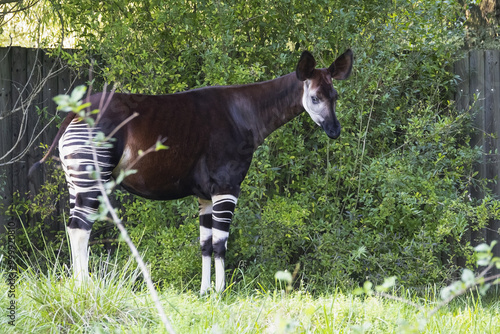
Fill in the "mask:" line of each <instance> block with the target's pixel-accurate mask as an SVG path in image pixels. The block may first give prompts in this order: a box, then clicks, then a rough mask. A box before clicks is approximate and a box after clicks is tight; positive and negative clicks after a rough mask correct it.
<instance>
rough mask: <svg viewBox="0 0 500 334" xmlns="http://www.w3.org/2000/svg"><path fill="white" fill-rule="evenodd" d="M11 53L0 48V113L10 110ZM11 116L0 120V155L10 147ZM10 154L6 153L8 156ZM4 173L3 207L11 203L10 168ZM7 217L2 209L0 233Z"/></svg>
mask: <svg viewBox="0 0 500 334" xmlns="http://www.w3.org/2000/svg"><path fill="white" fill-rule="evenodd" d="M11 58H12V54H11V53H10V50H9V49H0V115H2V114H4V116H5V113H7V112H8V111H10V110H11V102H12V96H11V71H10V63H11ZM11 129H12V118H11V117H8V116H5V118H3V119H2V120H1V121H0V156H3V155H4V154H6V153H7V152H8V151H9V150H10V149H11V147H12V137H11ZM11 156H12V154H9V155H7V158H10V157H11ZM2 172H3V174H4V175H5V178H4V183H3V184H0V188H3V191H4V192H3V193H2V203H0V204H1V205H2V206H3V209H5V208H7V206H8V205H10V204H11V203H12V192H13V184H12V169H10V168H8V169H6V170H4V171H0V175H1V174H2ZM7 222H8V221H7V217H5V215H4V211H3V210H2V212H1V215H0V233H1V232H4V231H5V227H6V224H7Z"/></svg>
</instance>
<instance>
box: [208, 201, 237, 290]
mask: <svg viewBox="0 0 500 334" xmlns="http://www.w3.org/2000/svg"><path fill="white" fill-rule="evenodd" d="M199 202H200V245H201V255H202V273H201V290H200V293H201V294H202V295H203V294H205V293H206V292H207V291H208V290H209V289H210V282H211V280H210V278H211V261H212V254H213V255H214V258H215V291H217V292H222V291H223V290H224V286H225V270H224V258H225V255H226V249H227V239H228V237H229V225H230V223H231V220H232V218H233V213H234V208H235V207H236V202H237V198H236V197H234V196H232V195H215V196H213V197H212V201H207V200H202V199H199Z"/></svg>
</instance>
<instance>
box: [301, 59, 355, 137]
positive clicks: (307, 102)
mask: <svg viewBox="0 0 500 334" xmlns="http://www.w3.org/2000/svg"><path fill="white" fill-rule="evenodd" d="M351 70H352V51H351V50H350V49H349V50H347V51H346V52H344V53H343V54H342V55H340V56H339V57H338V58H337V59H336V60H335V61H334V62H333V63H332V64H331V65H330V67H328V68H322V69H317V68H316V61H315V60H314V57H313V55H312V54H310V53H309V52H307V51H304V52H303V53H302V56H301V57H300V60H299V63H298V64H297V69H296V71H295V73H296V74H297V78H298V79H299V80H300V81H303V82H304V93H303V95H302V105H303V106H304V109H305V110H306V111H307V113H308V114H309V116H311V118H312V120H313V121H314V122H315V123H316V124H318V125H319V126H321V127H322V128H323V130H324V131H325V133H326V134H327V135H328V137H330V138H333V139H335V138H338V136H339V135H340V122H339V120H338V119H337V115H336V114H335V105H336V104H337V99H338V94H337V91H336V90H335V88H333V84H332V79H335V80H344V79H347V78H348V77H349V75H351Z"/></svg>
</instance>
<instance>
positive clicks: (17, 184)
mask: <svg viewBox="0 0 500 334" xmlns="http://www.w3.org/2000/svg"><path fill="white" fill-rule="evenodd" d="M11 52H12V107H13V108H14V109H19V110H18V111H16V113H15V114H14V115H12V143H13V144H14V145H16V148H15V150H14V155H16V156H17V155H20V154H22V151H23V150H24V149H25V148H26V147H27V146H28V135H27V134H28V131H29V130H28V129H27V128H26V127H27V125H28V124H27V120H28V115H27V110H26V109H25V108H24V106H23V101H24V100H25V99H26V97H27V94H26V90H25V85H26V49H25V48H20V47H15V48H12V50H11ZM13 167H14V168H13V173H12V179H13V190H14V191H18V192H19V195H20V196H21V197H25V196H26V193H27V192H28V190H29V189H28V182H27V180H28V178H27V176H28V169H29V168H28V167H27V166H26V163H25V161H24V160H23V161H19V162H16V163H14V166H13Z"/></svg>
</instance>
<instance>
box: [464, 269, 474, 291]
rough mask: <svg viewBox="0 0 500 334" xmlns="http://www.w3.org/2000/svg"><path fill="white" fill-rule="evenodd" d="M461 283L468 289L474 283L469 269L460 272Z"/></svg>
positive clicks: (472, 274)
mask: <svg viewBox="0 0 500 334" xmlns="http://www.w3.org/2000/svg"><path fill="white" fill-rule="evenodd" d="M461 278H462V282H464V283H465V285H466V286H468V287H470V286H473V285H474V284H475V283H476V278H475V276H474V273H473V272H472V270H470V269H464V271H463V272H462V277H461Z"/></svg>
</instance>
